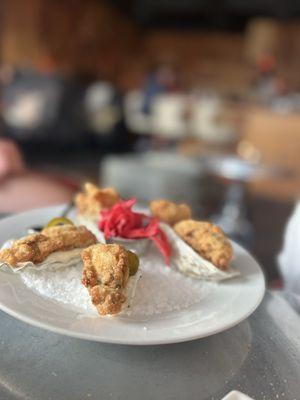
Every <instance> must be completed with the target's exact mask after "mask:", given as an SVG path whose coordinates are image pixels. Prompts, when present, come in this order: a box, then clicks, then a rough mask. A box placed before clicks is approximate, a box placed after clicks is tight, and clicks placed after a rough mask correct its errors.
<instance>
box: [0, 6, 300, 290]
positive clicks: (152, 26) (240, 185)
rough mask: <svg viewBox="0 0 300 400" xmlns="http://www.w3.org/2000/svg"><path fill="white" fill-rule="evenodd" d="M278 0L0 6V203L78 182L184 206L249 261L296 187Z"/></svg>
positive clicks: (281, 227) (49, 198) (286, 47)
mask: <svg viewBox="0 0 300 400" xmlns="http://www.w3.org/2000/svg"><path fill="white" fill-rule="evenodd" d="M299 18H300V6H299V4H298V3H297V2H293V1H292V0H289V1H285V2H281V1H274V2H268V1H259V2H246V1H226V0H222V1H220V2H218V6H216V4H215V2H209V1H206V0H201V1H197V0H189V1H184V2H183V1H182V2H181V1H174V0H173V1H169V0H164V1H161V0H160V1H156V0H147V1H142V0H113V1H112V0H111V1H104V0H85V1H83V0H63V1H48V0H27V1H21V0H2V2H1V9H0V21H1V24H0V33H1V35H0V39H1V40H0V66H1V67H0V85H1V103H0V112H1V128H0V133H1V141H0V174H1V180H0V212H1V213H2V214H3V215H6V214H10V213H14V212H19V211H24V210H26V209H30V208H36V207H41V206H47V205H50V204H56V203H62V202H67V201H70V199H71V198H72V197H73V195H74V193H76V192H77V191H78V190H79V188H80V186H81V185H82V183H83V182H85V181H91V182H95V183H97V184H99V185H101V186H103V187H106V186H113V187H116V188H118V190H119V192H120V193H121V195H122V197H124V198H129V197H133V196H136V197H137V199H138V201H139V203H140V204H141V205H143V204H146V203H147V201H149V200H151V199H153V198H166V199H170V200H173V201H183V202H186V203H188V204H189V205H190V206H191V207H192V209H193V211H194V214H195V217H197V218H201V219H206V218H209V219H212V220H213V221H215V222H216V223H217V224H218V225H220V226H221V227H222V228H223V230H224V231H225V232H226V233H227V234H228V235H229V236H230V237H232V238H233V239H235V240H236V241H237V242H239V243H241V244H242V245H243V246H245V247H246V248H247V249H249V250H250V251H251V252H252V254H253V255H254V256H255V257H256V259H257V260H258V261H259V262H260V263H261V265H262V267H263V269H264V272H265V275H266V278H267V282H268V285H269V286H270V287H272V288H281V287H282V279H281V276H280V273H279V269H278V261H277V259H278V255H279V253H280V251H281V248H282V245H283V238H284V231H285V227H286V224H287V221H288V218H289V216H290V215H291V213H292V211H293V208H294V205H295V202H296V201H297V198H298V196H299V192H300V162H299V150H300V75H299V68H300V44H299V43H300V42H299V40H298V39H299V35H300V23H299Z"/></svg>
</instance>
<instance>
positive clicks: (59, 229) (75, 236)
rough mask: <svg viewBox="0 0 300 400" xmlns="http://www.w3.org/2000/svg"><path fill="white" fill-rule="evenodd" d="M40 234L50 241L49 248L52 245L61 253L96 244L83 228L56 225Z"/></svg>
mask: <svg viewBox="0 0 300 400" xmlns="http://www.w3.org/2000/svg"><path fill="white" fill-rule="evenodd" d="M41 233H42V235H45V236H47V237H48V238H49V239H51V246H53V244H54V246H55V247H56V248H57V249H60V250H62V251H64V250H69V249H75V248H79V247H87V246H90V245H91V244H94V243H97V239H96V237H95V236H94V235H93V234H92V232H90V231H89V230H88V229H87V228H86V227H85V226H75V225H58V226H52V227H49V228H45V229H43V230H42V232H41Z"/></svg>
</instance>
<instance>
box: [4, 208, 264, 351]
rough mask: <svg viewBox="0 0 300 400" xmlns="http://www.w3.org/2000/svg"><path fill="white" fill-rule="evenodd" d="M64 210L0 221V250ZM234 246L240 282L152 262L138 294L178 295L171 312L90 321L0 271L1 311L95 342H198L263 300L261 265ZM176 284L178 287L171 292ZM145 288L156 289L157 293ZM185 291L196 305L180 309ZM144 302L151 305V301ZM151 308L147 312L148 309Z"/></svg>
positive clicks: (236, 321)
mask: <svg viewBox="0 0 300 400" xmlns="http://www.w3.org/2000/svg"><path fill="white" fill-rule="evenodd" d="M62 209H63V207H62V206H58V207H51V208H44V209H38V210H33V211H28V212H25V213H22V214H18V215H15V216H12V217H8V218H6V219H3V220H1V221H0V244H1V243H3V242H4V241H6V240H7V239H9V238H16V237H20V236H22V235H24V234H25V232H26V229H27V228H28V227H30V226H33V225H43V224H44V223H46V222H47V221H49V219H51V218H53V217H55V216H57V215H59V214H60V213H61V210H62ZM233 246H234V252H235V260H234V262H233V264H234V266H235V267H236V268H238V269H239V270H240V272H241V276H240V277H238V278H234V279H232V280H229V281H226V282H223V283H219V284H216V283H209V282H199V281H197V282H196V281H195V280H194V279H192V278H188V277H185V276H183V275H179V274H180V273H179V272H177V271H176V270H174V269H173V267H171V269H169V270H163V269H161V268H162V267H159V266H157V269H156V262H157V261H155V260H157V257H156V258H155V257H153V265H152V262H151V263H150V265H151V268H152V269H149V266H148V270H146V271H145V273H144V276H143V278H142V279H143V283H142V284H141V285H140V291H142V290H144V291H145V294H146V291H147V293H148V297H149V293H151V292H149V290H150V291H151V290H154V289H156V287H157V289H158V290H159V288H161V290H163V291H164V296H168V290H170V291H171V292H170V296H172V298H173V294H175V291H176V294H175V297H176V299H178V300H176V299H175V300H176V301H178V302H179V304H176V303H174V304H173V305H172V307H169V309H167V308H166V307H162V308H161V310H160V312H158V311H157V310H156V311H157V312H156V311H154V312H151V313H149V312H143V313H141V312H136V313H133V314H132V315H123V316H121V317H108V318H107V317H106V318H101V317H96V318H91V316H90V315H88V314H87V315H85V313H84V312H82V310H76V309H74V307H73V308H72V307H70V306H68V305H66V304H62V303H60V302H57V301H53V300H52V299H49V298H45V297H43V296H41V295H40V294H39V293H37V292H35V291H33V290H32V289H30V288H29V287H27V286H26V285H25V284H24V283H23V281H22V279H21V278H20V275H18V274H13V273H11V272H5V271H0V309H2V310H3V311H5V312H7V313H8V314H10V315H12V316H13V317H15V318H18V319H20V320H22V321H24V322H27V323H29V324H32V325H35V326H37V327H40V328H44V329H47V330H50V331H53V332H57V333H60V334H64V335H69V336H73V337H76V338H81V339H87V340H94V341H99V342H107V343H119V344H135V345H150V344H163V343H176V342H183V341H187V340H193V339H198V338H202V337H205V336H209V335H213V334H215V333H218V332H221V331H224V330H226V329H228V328H230V327H232V326H234V325H236V324H238V323H239V322H241V321H242V320H244V319H245V318H247V317H248V316H249V315H250V314H251V313H252V312H253V311H254V310H255V309H256V307H257V306H258V305H259V303H260V302H261V300H262V298H263V295H264V291H265V281H264V276H263V273H262V271H261V269H260V267H259V265H258V264H257V262H256V261H255V260H254V259H253V258H252V257H251V256H250V255H249V254H248V253H247V252H246V251H245V250H244V249H242V248H241V247H240V246H238V245H237V244H235V243H233ZM148 264H149V262H148ZM164 268H167V267H164ZM149 271H150V273H149ZM154 271H155V272H154ZM161 272H162V273H161ZM151 273H152V275H151ZM160 273H161V275H159V274H160ZM155 279H156V280H155ZM168 280H170V285H168V282H169V281H168ZM174 282H179V284H178V288H175V291H174ZM160 283H161V284H162V285H163V286H160ZM149 285H155V288H153V287H152V288H151V287H148V286H149ZM156 285H157V286H156ZM189 288H191V290H190V291H191V293H194V294H195V295H196V296H195V302H193V303H192V302H189V303H185V304H184V306H183V303H181V302H182V299H183V298H184V297H185V293H189ZM195 290H196V292H195ZM198 290H199V293H198V292H197V291H198ZM184 291H185V292H184ZM201 294H203V295H201ZM180 295H181V297H180ZM138 298H139V299H140V300H141V299H143V293H139V295H136V299H138ZM152 298H153V296H152ZM158 299H159V297H158ZM175 300H174V301H175ZM147 301H149V302H150V303H151V297H150V298H149V300H147ZM153 301H154V303H153V304H154V306H155V307H159V306H161V304H159V303H158V300H157V299H154V298H153ZM155 302H156V303H155ZM181 305H182V306H181ZM149 306H150V309H151V304H149ZM155 307H154V310H155ZM137 309H138V308H137Z"/></svg>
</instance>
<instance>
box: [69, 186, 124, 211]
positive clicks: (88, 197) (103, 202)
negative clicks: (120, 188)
mask: <svg viewBox="0 0 300 400" xmlns="http://www.w3.org/2000/svg"><path fill="white" fill-rule="evenodd" d="M119 200H120V196H119V194H118V192H117V191H116V190H115V189H114V188H106V189H100V188H98V187H97V186H95V185H93V184H92V183H86V184H85V185H84V192H83V193H79V194H78V195H77V196H76V198H75V204H76V207H77V212H78V214H81V215H82V214H84V215H87V216H90V217H95V218H97V217H98V215H99V212H100V211H101V210H102V209H103V208H110V207H112V206H113V205H114V204H116V203H117V202H118V201H119Z"/></svg>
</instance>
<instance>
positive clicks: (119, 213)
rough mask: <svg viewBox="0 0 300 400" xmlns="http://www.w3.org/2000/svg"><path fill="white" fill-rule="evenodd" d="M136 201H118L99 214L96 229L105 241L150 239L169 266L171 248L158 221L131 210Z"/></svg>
mask: <svg viewBox="0 0 300 400" xmlns="http://www.w3.org/2000/svg"><path fill="white" fill-rule="evenodd" d="M135 203H136V199H135V198H133V199H130V200H120V201H118V202H117V203H116V204H115V205H114V206H112V207H111V208H109V209H104V210H102V211H101V212H100V220H99V224H98V227H99V229H100V230H101V231H102V232H103V233H104V236H105V239H109V238H110V237H122V238H126V239H142V238H148V239H151V240H152V241H153V242H154V244H155V245H156V247H157V249H158V250H159V251H160V253H161V254H162V255H163V257H164V260H165V262H166V264H167V265H170V256H171V247H170V244H169V242H168V239H167V237H166V235H165V233H164V232H163V231H162V230H161V229H160V227H159V220H158V219H157V218H154V217H150V216H148V215H145V214H142V213H138V212H135V211H133V210H132V207H133V206H134V204H135Z"/></svg>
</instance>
